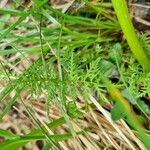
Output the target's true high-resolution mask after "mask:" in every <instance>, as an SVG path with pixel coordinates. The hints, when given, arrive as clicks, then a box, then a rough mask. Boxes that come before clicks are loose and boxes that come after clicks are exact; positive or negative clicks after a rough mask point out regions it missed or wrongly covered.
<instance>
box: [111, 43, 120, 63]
mask: <svg viewBox="0 0 150 150" xmlns="http://www.w3.org/2000/svg"><path fill="white" fill-rule="evenodd" d="M109 58H110V60H111V61H112V62H113V63H114V64H116V62H117V63H118V64H120V63H121V59H122V47H121V44H120V43H117V44H115V45H114V46H113V48H112V49H111V51H110V52H109Z"/></svg>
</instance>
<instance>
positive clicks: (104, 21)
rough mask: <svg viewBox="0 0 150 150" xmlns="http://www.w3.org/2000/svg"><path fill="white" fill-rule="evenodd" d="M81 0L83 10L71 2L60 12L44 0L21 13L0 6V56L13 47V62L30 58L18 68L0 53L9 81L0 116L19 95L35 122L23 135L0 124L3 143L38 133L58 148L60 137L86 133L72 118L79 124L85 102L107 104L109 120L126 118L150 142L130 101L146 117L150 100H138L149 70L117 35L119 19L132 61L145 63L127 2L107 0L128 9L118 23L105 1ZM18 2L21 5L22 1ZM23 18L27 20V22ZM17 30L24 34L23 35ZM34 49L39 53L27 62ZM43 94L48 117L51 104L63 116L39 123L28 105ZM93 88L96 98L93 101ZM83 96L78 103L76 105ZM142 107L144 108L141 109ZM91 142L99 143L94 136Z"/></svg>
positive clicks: (17, 142)
mask: <svg viewBox="0 0 150 150" xmlns="http://www.w3.org/2000/svg"><path fill="white" fill-rule="evenodd" d="M16 2H17V1H16ZM118 2H119V1H118ZM84 3H85V4H86V6H88V9H89V11H85V12H82V10H81V9H79V11H77V12H76V11H74V10H73V9H70V10H68V12H66V13H63V12H61V11H60V10H58V9H55V8H53V7H52V6H50V5H48V4H47V1H40V0H38V1H37V0H36V1H33V5H32V8H27V9H26V11H24V12H22V11H21V10H20V9H19V8H16V7H14V8H13V9H8V8H0V14H3V15H4V18H3V19H0V22H1V23H2V24H1V26H0V28H1V37H0V41H1V42H2V44H3V45H2V49H1V50H0V54H1V56H3V57H6V58H7V59H8V60H9V57H10V58H11V56H13V55H15V54H18V55H19V56H18V59H15V61H14V64H13V66H14V68H15V67H16V66H18V65H19V64H21V63H22V61H25V62H27V63H29V64H30V65H28V67H27V68H26V69H25V70H24V71H21V73H20V72H19V73H18V72H17V71H16V72H15V69H14V68H13V66H12V65H10V62H11V59H10V61H5V59H2V61H1V68H2V69H1V70H2V71H1V74H0V78H1V79H5V81H6V83H5V84H7V86H5V87H4V88H3V89H2V90H1V96H0V105H1V106H2V105H5V103H7V105H6V107H2V112H1V113H0V119H1V120H2V121H3V118H4V117H5V115H7V114H8V112H9V111H10V110H11V108H12V106H13V105H15V102H17V101H18V102H19V103H20V105H21V106H22V107H23V109H24V110H26V112H27V114H28V118H30V119H31V121H32V122H33V123H34V125H35V126H36V128H37V129H35V130H34V129H32V131H31V132H30V133H29V134H26V135H15V134H12V133H10V132H8V131H6V130H0V136H2V137H4V138H5V142H3V143H0V147H1V149H2V150H8V149H10V148H11V149H14V150H15V149H18V148H20V147H22V146H24V145H25V144H26V143H28V142H31V141H36V140H43V141H46V142H47V143H48V145H46V147H48V148H49V149H50V148H51V147H54V148H55V149H61V145H60V142H61V141H67V140H71V139H77V140H78V138H79V137H80V136H82V135H83V136H86V135H87V134H88V132H90V131H89V128H82V127H81V128H79V129H80V130H76V128H75V127H74V124H75V125H79V126H80V124H78V122H79V121H80V120H82V119H83V120H84V117H85V116H86V115H87V114H88V112H89V111H90V110H91V109H92V110H93V111H94V110H99V107H102V106H104V107H105V105H113V104H114V107H113V108H112V109H111V114H112V119H114V120H118V119H121V118H122V119H124V120H125V121H126V122H127V123H128V124H129V125H130V128H131V129H132V130H136V131H137V135H138V136H139V138H140V140H141V141H143V143H144V144H145V146H147V147H148V148H149V147H150V145H149V139H150V137H149V135H148V132H147V130H146V128H144V127H143V124H142V122H141V121H140V120H139V119H138V116H137V115H136V114H135V113H134V110H133V108H132V107H136V108H137V109H138V111H139V112H140V113H141V116H142V117H143V118H144V120H146V121H147V120H148V121H149V117H148V113H149V107H148V105H147V104H146V103H145V102H144V101H143V100H142V96H147V95H148V97H149V86H148V82H149V73H148V72H145V71H144V70H143V69H142V68H141V67H140V65H139V64H138V62H136V61H135V59H134V57H132V55H131V53H130V51H124V50H125V49H127V48H128V47H127V45H126V43H125V42H124V41H120V39H118V34H119V33H120V31H121V28H120V27H119V23H120V25H121V27H122V29H123V32H124V34H125V36H126V38H127V41H128V43H129V46H130V47H131V49H132V51H133V53H134V54H135V56H136V58H137V60H138V61H139V62H140V64H141V65H142V66H143V67H144V68H145V69H146V70H149V60H148V58H147V56H146V54H145V52H144V51H143V50H142V48H141V45H140V43H139V41H138V40H137V37H136V35H135V32H134V28H133V26H132V24H131V20H130V18H129V14H128V12H127V8H126V3H125V2H123V1H122V2H120V4H121V5H120V6H122V7H118V3H116V1H113V4H114V6H115V11H116V13H117V14H119V13H120V12H122V13H123V14H124V15H126V16H127V20H126V21H125V20H122V18H123V16H122V15H123V14H122V15H120V14H121V13H120V14H119V16H118V18H119V23H118V21H117V20H116V18H115V17H112V10H111V8H110V7H111V5H110V3H98V4H94V3H92V2H89V1H87V0H84ZM107 4H108V5H107ZM122 4H123V5H122ZM16 5H17V3H16ZM19 6H21V7H22V9H25V8H24V6H23V5H22V4H20V5H19ZM107 6H109V7H107ZM85 9H87V8H86V7H85ZM84 13H85V14H84ZM13 15H15V16H16V17H18V20H17V21H14V20H13V17H14V16H13ZM5 16H6V18H5ZM25 18H28V19H30V20H31V21H27V22H25V21H24V20H25ZM8 19H9V20H10V22H11V24H9V21H8ZM124 24H125V25H126V26H124ZM6 27H7V29H6ZM126 27H128V29H127V28H126ZM35 29H36V30H35ZM16 31H17V32H19V33H24V32H25V33H26V34H25V35H24V36H21V35H18V34H16ZM110 35H111V36H110ZM131 36H132V37H131ZM145 36H146V35H145ZM7 40H8V41H9V42H8V43H7V42H6V41H7ZM142 40H143V43H142V41H141V44H142V46H143V47H148V46H149V42H147V41H148V40H147V38H146V37H145V38H142ZM146 40H147V41H146ZM133 43H134V45H133ZM32 54H34V56H36V58H37V59H35V60H34V62H32V63H31V60H30V55H32ZM3 57H2V58H3ZM133 62H134V65H132V63H133ZM126 63H127V65H128V66H127V68H126V67H125V64H126ZM11 67H12V68H11ZM139 69H141V70H139ZM131 76H133V77H134V80H132V81H130V80H129V79H130V77H131ZM116 79H117V80H118V81H117V82H116V81H115V80H116ZM110 80H111V81H110ZM140 84H143V85H144V87H145V88H144V89H143V90H142V91H139V90H138V87H137V85H138V86H139V85H140ZM24 91H25V92H27V95H28V97H29V98H28V101H29V102H28V103H25V100H24V99H23V97H22V92H24ZM41 95H44V102H45V107H46V110H45V111H46V113H47V116H48V117H49V114H50V108H51V106H52V105H56V106H57V108H58V109H59V110H60V112H61V116H63V117H61V118H59V119H56V120H54V121H51V120H49V122H50V123H48V124H46V123H44V122H42V121H41V120H40V118H38V117H37V115H36V110H34V101H35V100H34V99H39V97H40V96H41ZM91 95H92V96H93V97H96V98H97V100H96V101H94V100H92V98H91V97H92V96H91ZM81 96H82V97H83V99H84V101H83V103H84V107H78V105H79V104H78V99H80V97H81ZM89 101H90V102H89ZM145 108H146V109H147V111H144V109H145ZM109 111H110V110H109ZM64 124H65V125H66V126H67V131H66V133H64V134H60V133H57V132H56V131H57V128H58V127H61V126H62V125H64ZM92 140H93V139H92ZM92 140H91V141H92ZM95 143H98V146H100V145H102V143H101V142H99V141H98V140H97V141H96V140H95Z"/></svg>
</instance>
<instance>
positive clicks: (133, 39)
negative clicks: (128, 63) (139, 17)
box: [112, 0, 150, 71]
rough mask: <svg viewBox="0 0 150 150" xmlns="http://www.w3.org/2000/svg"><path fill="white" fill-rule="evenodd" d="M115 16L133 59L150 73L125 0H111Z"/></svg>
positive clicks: (148, 62)
mask: <svg viewBox="0 0 150 150" xmlns="http://www.w3.org/2000/svg"><path fill="white" fill-rule="evenodd" d="M112 3H113V6H114V9H115V12H116V15H117V17H118V20H119V23H120V25H121V28H122V31H123V33H124V35H125V37H126V40H127V42H128V44H129V46H130V49H131V51H132V52H133V54H134V56H135V58H136V59H137V60H138V62H139V63H140V64H141V65H142V66H143V68H144V69H145V70H146V71H150V60H149V59H148V57H147V55H146V54H145V52H144V50H143V48H142V46H141V44H140V42H139V40H138V37H137V35H136V32H135V30H134V27H133V24H132V21H131V18H130V14H129V12H128V7H127V4H126V1H125V0H112Z"/></svg>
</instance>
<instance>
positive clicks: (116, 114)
mask: <svg viewBox="0 0 150 150" xmlns="http://www.w3.org/2000/svg"><path fill="white" fill-rule="evenodd" d="M111 117H112V119H113V120H114V121H116V120H119V119H121V118H124V117H126V111H125V109H124V107H123V106H122V104H121V103H120V102H118V101H117V102H116V104H115V106H114V107H113V108H112V110H111Z"/></svg>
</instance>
